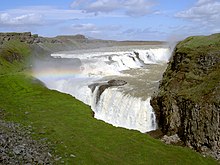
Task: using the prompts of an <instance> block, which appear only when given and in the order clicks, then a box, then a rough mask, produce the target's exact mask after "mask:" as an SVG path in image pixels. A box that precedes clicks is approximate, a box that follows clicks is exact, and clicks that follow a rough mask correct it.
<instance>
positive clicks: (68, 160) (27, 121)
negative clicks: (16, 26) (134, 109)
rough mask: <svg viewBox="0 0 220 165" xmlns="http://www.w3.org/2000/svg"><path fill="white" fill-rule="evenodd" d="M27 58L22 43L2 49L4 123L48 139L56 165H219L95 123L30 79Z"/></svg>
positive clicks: (85, 110) (86, 111)
mask: <svg viewBox="0 0 220 165" xmlns="http://www.w3.org/2000/svg"><path fill="white" fill-rule="evenodd" d="M29 58H30V50H29V48H28V45H26V44H24V43H20V42H18V41H11V42H8V43H6V44H4V45H3V46H2V47H1V50H0V96H1V97H0V110H1V111H2V112H3V113H4V114H3V115H0V117H1V118H2V119H4V120H6V121H13V122H16V123H20V124H21V125H22V126H23V127H25V128H26V127H27V128H32V131H31V134H32V136H33V138H34V139H38V140H40V139H46V140H47V142H48V144H50V146H51V148H52V149H53V152H52V153H51V154H52V156H54V157H55V156H58V157H62V158H60V159H59V160H58V159H57V162H56V163H57V164H61V163H65V164H71V165H72V164H86V165H87V164H88V165H92V164H111V165H112V164H117V165H118V164H120V165H122V164H126V165H128V164H134V165H138V164H184V165H185V164H199V165H202V164H217V162H216V161H214V160H213V159H211V158H204V157H203V156H201V155H200V154H198V153H196V152H194V151H192V150H190V149H188V148H183V147H177V146H169V145H166V144H164V143H162V142H160V141H159V140H156V139H153V138H151V137H150V136H149V135H147V134H142V133H140V132H138V131H130V130H126V129H123V128H116V127H113V126H111V125H109V124H106V123H104V122H102V121H99V120H96V119H94V118H93V117H92V111H91V109H90V107H89V106H87V105H85V104H83V103H82V102H80V101H78V100H76V99H75V98H73V97H72V96H70V95H67V94H63V93H60V92H57V91H54V90H49V89H47V88H46V87H45V86H43V84H42V83H41V82H39V81H38V80H36V79H35V78H33V77H32V76H31V75H30V74H28V73H29V71H30V70H29V69H28V65H27V64H28V63H27V62H28V59H29ZM0 160H1V159H0ZM0 163H1V162H0Z"/></svg>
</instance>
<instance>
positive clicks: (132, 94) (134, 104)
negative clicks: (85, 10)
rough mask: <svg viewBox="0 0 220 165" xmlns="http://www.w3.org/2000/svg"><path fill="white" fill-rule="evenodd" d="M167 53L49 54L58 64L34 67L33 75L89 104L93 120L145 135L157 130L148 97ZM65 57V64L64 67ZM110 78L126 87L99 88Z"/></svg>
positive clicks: (157, 49) (161, 49) (121, 49)
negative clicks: (121, 82)
mask: <svg viewBox="0 0 220 165" xmlns="http://www.w3.org/2000/svg"><path fill="white" fill-rule="evenodd" d="M170 55H171V50H170V49H169V48H168V47H165V46H158V45H157V46H149V45H148V46H143V45H142V46H117V47H107V48H99V49H87V50H76V51H71V52H59V53H55V54H51V56H52V57H53V58H56V61H59V60H60V61H61V62H60V63H59V62H56V64H52V63H47V62H45V63H41V64H40V65H39V64H36V65H35V67H34V76H35V77H37V78H38V79H40V80H41V81H42V82H44V83H45V85H46V86H47V87H48V88H50V89H55V90H58V91H61V92H64V93H68V94H71V95H72V96H74V97H76V98H77V99H79V100H81V101H82V102H84V103H86V104H88V105H90V106H91V109H92V110H93V112H94V117H95V118H97V119H99V120H103V121H105V122H107V123H109V124H112V125H114V126H116V127H124V128H127V129H134V130H139V131H140V132H143V133H144V132H148V131H151V130H155V129H156V128H157V123H156V118H155V114H154V111H153V109H152V107H151V106H150V98H151V96H152V95H153V93H154V92H156V91H157V88H158V85H159V81H160V80H161V78H162V74H163V72H164V71H165V69H166V66H167V62H168V60H169V58H170ZM64 59H65V61H68V62H65V63H63V62H62V60H64ZM110 80H121V81H122V80H123V82H126V84H123V85H119V86H109V87H106V88H102V87H103V85H106V84H108V81H110ZM91 86H93V88H91ZM101 86H102V87H101ZM101 88H102V89H101ZM101 90H102V92H101V93H100V91H101Z"/></svg>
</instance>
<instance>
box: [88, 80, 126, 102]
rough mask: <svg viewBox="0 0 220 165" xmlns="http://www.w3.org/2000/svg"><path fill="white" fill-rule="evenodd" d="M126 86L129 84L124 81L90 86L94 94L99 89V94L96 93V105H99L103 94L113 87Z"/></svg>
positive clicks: (111, 81)
mask: <svg viewBox="0 0 220 165" xmlns="http://www.w3.org/2000/svg"><path fill="white" fill-rule="evenodd" d="M125 84H127V82H126V81H124V80H109V81H108V82H104V83H94V84H90V85H89V88H90V89H91V91H92V93H93V92H94V91H95V89H96V88H98V90H97V93H96V103H98V101H99V100H100V97H101V95H102V93H103V92H104V91H105V90H106V89H107V88H109V87H113V86H123V85H125Z"/></svg>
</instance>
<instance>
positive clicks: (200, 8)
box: [175, 0, 220, 25]
mask: <svg viewBox="0 0 220 165" xmlns="http://www.w3.org/2000/svg"><path fill="white" fill-rule="evenodd" d="M219 11H220V2H219V1H215V0H198V1H197V3H196V4H195V5H194V6H193V7H191V8H189V9H188V10H185V11H181V12H179V13H177V14H176V15H175V16H176V17H178V18H183V19H186V20H191V21H196V22H200V23H202V24H210V23H212V24H216V25H217V24H218V25H219V24H220V12H219Z"/></svg>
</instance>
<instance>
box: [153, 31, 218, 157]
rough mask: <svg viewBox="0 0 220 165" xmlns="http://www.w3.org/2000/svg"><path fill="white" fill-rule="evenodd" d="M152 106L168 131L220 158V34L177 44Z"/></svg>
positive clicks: (204, 151)
mask: <svg viewBox="0 0 220 165" xmlns="http://www.w3.org/2000/svg"><path fill="white" fill-rule="evenodd" d="M151 105H152V107H153V108H154V111H155V113H156V117H157V121H158V125H159V127H160V129H161V130H162V132H163V133H164V134H166V135H168V136H171V135H175V134H177V135H178V136H179V137H180V139H181V140H182V141H183V142H184V144H185V145H186V146H189V147H192V148H193V149H195V150H196V151H199V152H201V153H203V154H205V155H211V156H213V157H214V158H216V159H220V34H215V35H211V36H207V37H205V36H198V37H189V38H187V39H185V40H184V41H182V42H180V43H179V44H177V46H176V48H175V50H174V52H173V57H172V59H171V61H170V63H169V65H168V67H167V70H166V71H165V73H164V75H163V79H162V81H161V82H160V87H159V92H158V94H157V95H156V96H154V97H153V98H152V100H151Z"/></svg>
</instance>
